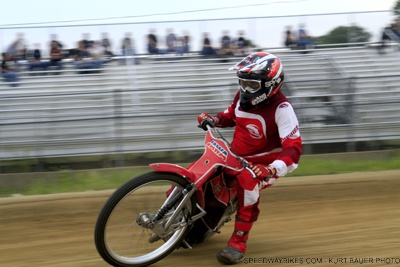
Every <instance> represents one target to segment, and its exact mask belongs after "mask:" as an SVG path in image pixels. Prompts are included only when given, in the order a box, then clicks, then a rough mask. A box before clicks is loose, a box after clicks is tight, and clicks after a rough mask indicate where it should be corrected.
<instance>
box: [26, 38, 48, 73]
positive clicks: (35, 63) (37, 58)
mask: <svg viewBox="0 0 400 267" xmlns="http://www.w3.org/2000/svg"><path fill="white" fill-rule="evenodd" d="M27 60H28V68H29V70H30V71H45V70H47V67H48V62H44V61H42V52H41V51H40V44H35V48H34V50H31V51H28V53H27Z"/></svg>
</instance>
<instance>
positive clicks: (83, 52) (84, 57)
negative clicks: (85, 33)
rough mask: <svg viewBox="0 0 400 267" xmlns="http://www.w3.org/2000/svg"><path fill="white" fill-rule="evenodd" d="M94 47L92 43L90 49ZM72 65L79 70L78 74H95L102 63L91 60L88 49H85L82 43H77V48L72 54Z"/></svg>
mask: <svg viewBox="0 0 400 267" xmlns="http://www.w3.org/2000/svg"><path fill="white" fill-rule="evenodd" d="M93 46H96V45H95V44H94V43H93V44H92V45H91V47H93ZM73 64H74V65H75V67H76V68H77V69H78V70H79V73H80V74H88V73H93V72H97V71H98V69H99V68H100V67H101V64H102V61H101V60H98V59H94V58H92V56H91V54H90V53H89V51H88V49H86V48H85V43H84V42H83V41H79V42H78V48H77V49H76V50H75V53H74V62H73Z"/></svg>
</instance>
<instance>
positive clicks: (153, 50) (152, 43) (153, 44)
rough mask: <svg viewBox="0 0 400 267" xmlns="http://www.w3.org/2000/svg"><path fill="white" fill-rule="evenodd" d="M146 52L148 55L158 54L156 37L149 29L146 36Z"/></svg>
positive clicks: (153, 31) (152, 30)
mask: <svg viewBox="0 0 400 267" xmlns="http://www.w3.org/2000/svg"><path fill="white" fill-rule="evenodd" d="M147 52H149V54H158V53H159V50H158V41H157V36H156V32H155V30H154V29H151V30H150V32H149V34H148V35H147Z"/></svg>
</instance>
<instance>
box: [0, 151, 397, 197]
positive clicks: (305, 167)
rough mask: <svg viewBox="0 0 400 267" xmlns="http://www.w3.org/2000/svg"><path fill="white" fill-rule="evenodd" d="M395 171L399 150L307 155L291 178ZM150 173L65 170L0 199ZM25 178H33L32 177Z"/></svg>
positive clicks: (99, 185)
mask: <svg viewBox="0 0 400 267" xmlns="http://www.w3.org/2000/svg"><path fill="white" fill-rule="evenodd" d="M361 155H362V156H361ZM366 155H367V156H366ZM183 166H186V165H183ZM395 169H400V153H399V151H392V152H391V153H386V154H384V155H381V154H378V155H375V156H369V154H356V155H355V156H354V155H350V156H349V155H348V154H343V155H336V156H316V155H313V156H303V157H302V158H301V160H300V164H299V167H298V168H297V169H296V170H295V171H294V172H293V173H291V174H289V175H288V177H293V176H305V175H321V174H339V173H350V172H367V171H382V170H395ZM148 171H151V169H150V168H149V167H148V166H143V167H132V168H114V169H97V170H84V171H72V170H62V171H57V172H52V173H46V175H43V177H39V178H34V179H30V180H29V181H33V182H29V183H23V184H22V185H19V186H15V185H14V186H1V187H0V197H6V196H10V195H12V194H22V195H40V194H53V193H64V192H80V191H87V190H104V189H115V188H117V187H118V186H120V185H121V184H123V183H124V182H125V181H127V180H128V179H130V178H132V177H135V176H137V175H139V174H141V173H144V172H148ZM25 175H26V176H29V174H25ZM19 176H21V175H19ZM3 178H4V177H0V179H3ZM8 179H10V178H8Z"/></svg>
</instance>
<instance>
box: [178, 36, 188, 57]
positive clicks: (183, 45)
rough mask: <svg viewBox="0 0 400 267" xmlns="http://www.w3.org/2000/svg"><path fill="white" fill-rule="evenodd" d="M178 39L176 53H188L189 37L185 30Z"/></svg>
mask: <svg viewBox="0 0 400 267" xmlns="http://www.w3.org/2000/svg"><path fill="white" fill-rule="evenodd" d="M180 41H181V47H180V48H179V49H178V53H179V54H180V55H183V54H187V53H189V50H190V46H189V41H190V37H189V34H188V33H187V32H184V33H183V36H182V37H181V38H180Z"/></svg>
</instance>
